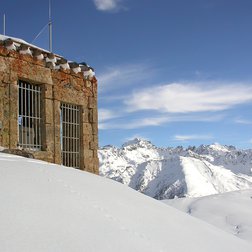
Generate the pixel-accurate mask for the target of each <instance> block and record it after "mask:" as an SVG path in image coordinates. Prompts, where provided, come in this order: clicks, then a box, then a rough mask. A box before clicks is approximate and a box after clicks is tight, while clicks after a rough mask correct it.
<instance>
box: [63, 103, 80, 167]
mask: <svg viewBox="0 0 252 252" xmlns="http://www.w3.org/2000/svg"><path fill="white" fill-rule="evenodd" d="M60 111H61V113H60V122H61V123H60V124H61V129H60V130H61V132H60V135H61V159H62V164H63V165H65V166H69V167H74V168H80V107H79V106H77V105H71V104H67V103H61V106H60Z"/></svg>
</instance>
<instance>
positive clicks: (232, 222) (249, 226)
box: [163, 189, 252, 242]
mask: <svg viewBox="0 0 252 252" xmlns="http://www.w3.org/2000/svg"><path fill="white" fill-rule="evenodd" d="M163 202H164V203H166V204H168V205H170V206H173V207H175V208H177V209H179V210H181V211H183V212H186V213H188V214H190V215H192V216H194V217H197V218H199V219H202V220H204V221H206V222H208V223H210V224H212V225H215V226H217V227H219V228H221V229H222V230H225V231H227V232H229V233H231V234H234V235H236V236H238V237H240V238H242V239H245V240H247V241H250V242H252V190H251V189H250V190H241V191H235V192H229V193H224V194H219V195H211V196H206V197H202V198H183V199H174V200H164V201H163Z"/></svg>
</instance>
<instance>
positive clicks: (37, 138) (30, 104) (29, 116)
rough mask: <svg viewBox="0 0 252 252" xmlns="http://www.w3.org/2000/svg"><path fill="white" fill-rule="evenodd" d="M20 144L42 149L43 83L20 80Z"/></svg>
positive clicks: (26, 147)
mask: <svg viewBox="0 0 252 252" xmlns="http://www.w3.org/2000/svg"><path fill="white" fill-rule="evenodd" d="M18 86H19V92H18V95H19V102H18V105H19V106H18V128H19V146H21V147H23V148H25V149H31V150H41V147H42V144H41V121H42V118H41V85H33V84H30V83H28V82H25V81H19V82H18Z"/></svg>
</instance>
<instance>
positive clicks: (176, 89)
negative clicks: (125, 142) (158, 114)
mask: <svg viewBox="0 0 252 252" xmlns="http://www.w3.org/2000/svg"><path fill="white" fill-rule="evenodd" d="M248 102H252V86H251V85H246V84H240V83H233V84H225V83H220V84H218V85H217V84H216V83H209V82H206V83H192V84H183V83H172V84H166V85H159V86H156V85H154V86H153V87H149V88H145V89H142V90H138V91H135V92H134V93H133V94H132V96H131V98H130V99H129V98H127V99H125V100H124V103H125V105H126V106H127V108H128V110H129V111H131V112H133V111H139V110H158V111H163V112H169V113H192V112H207V111H221V110H226V109H230V108H232V107H234V106H236V105H239V104H244V103H248Z"/></svg>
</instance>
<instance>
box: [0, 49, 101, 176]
mask: <svg viewBox="0 0 252 252" xmlns="http://www.w3.org/2000/svg"><path fill="white" fill-rule="evenodd" d="M19 80H22V81H27V82H29V83H31V84H39V85H41V87H42V90H43V92H42V94H43V95H42V104H43V108H44V109H43V111H42V112H43V118H42V119H43V120H42V121H43V131H42V143H43V144H42V150H41V151H30V152H31V153H32V154H33V155H34V156H35V158H38V159H41V160H45V161H48V162H53V163H56V164H61V143H60V103H61V102H65V103H70V104H75V105H79V106H80V108H81V119H80V120H81V139H80V141H81V144H80V146H81V147H80V158H81V159H80V169H82V170H85V171H88V172H92V173H96V174H98V163H99V162H98V157H97V149H98V118H97V81H96V78H95V77H92V78H91V79H86V78H84V76H83V72H79V73H74V72H73V71H72V69H66V70H64V69H62V68H59V69H54V68H51V67H48V64H47V63H46V61H45V60H38V59H36V57H34V56H32V55H25V54H24V55H23V54H20V53H19V52H17V51H12V50H8V49H6V47H4V46H3V45H1V44H0V146H3V147H6V148H9V149H16V148H18V81H19Z"/></svg>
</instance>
